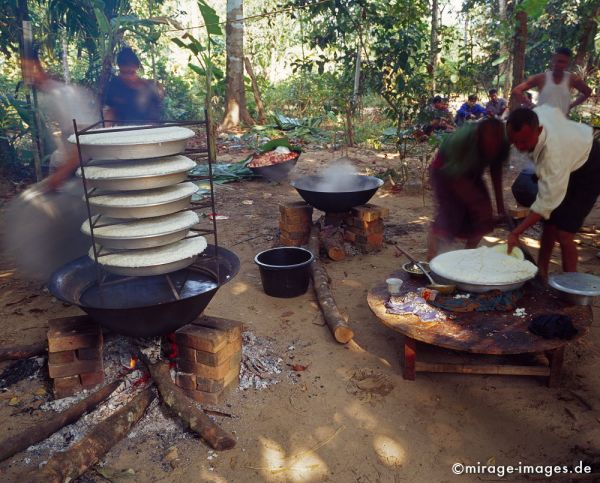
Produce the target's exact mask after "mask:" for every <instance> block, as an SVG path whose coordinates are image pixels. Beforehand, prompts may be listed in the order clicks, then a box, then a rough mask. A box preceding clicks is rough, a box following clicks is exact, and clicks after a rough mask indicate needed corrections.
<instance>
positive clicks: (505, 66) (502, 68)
mask: <svg viewBox="0 0 600 483" xmlns="http://www.w3.org/2000/svg"><path fill="white" fill-rule="evenodd" d="M507 3H508V2H507V0H498V15H499V16H500V22H502V23H503V24H506V23H507V22H508V5H507ZM510 47H511V39H506V40H505V41H501V44H500V57H506V60H505V61H504V62H502V63H501V64H500V65H499V66H498V75H499V76H503V77H504V83H503V86H502V91H503V92H502V94H503V95H504V97H505V98H506V99H508V98H509V97H510V91H511V89H512V83H511V80H512V79H511V72H512V52H511V49H510Z"/></svg>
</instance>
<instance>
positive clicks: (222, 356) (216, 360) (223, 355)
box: [195, 340, 242, 367]
mask: <svg viewBox="0 0 600 483" xmlns="http://www.w3.org/2000/svg"><path fill="white" fill-rule="evenodd" d="M241 350H242V341H241V340H238V341H232V342H230V343H229V344H228V345H227V346H225V348H223V349H221V350H220V351H219V352H204V351H196V361H195V362H199V363H200V364H205V365H207V366H212V367H216V366H220V365H221V364H223V363H225V361H227V360H229V358H230V357H231V356H233V355H234V354H235V353H236V352H240V351H241Z"/></svg>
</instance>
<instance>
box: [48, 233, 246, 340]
mask: <svg viewBox="0 0 600 483" xmlns="http://www.w3.org/2000/svg"><path fill="white" fill-rule="evenodd" d="M239 268H240V261H239V259H238V257H237V256H236V255H235V253H233V252H231V251H229V250H227V249H225V248H221V247H219V248H216V247H215V246H214V245H209V246H208V248H207V249H206V251H205V252H203V253H202V254H201V255H200V256H199V257H198V259H197V260H196V263H195V264H194V265H191V266H189V267H187V268H184V269H183V270H179V271H177V272H173V273H171V274H169V278H170V279H171V281H172V283H173V285H174V286H175V287H177V289H178V290H179V297H180V298H179V299H175V298H174V296H173V293H172V290H171V288H170V286H169V284H168V280H167V278H166V276H165V275H157V276H155V277H133V278H124V279H121V278H119V277H118V276H115V275H109V274H106V272H104V271H103V270H102V268H100V275H101V276H102V277H104V279H103V285H100V286H99V285H98V279H97V277H98V271H97V270H96V264H95V263H94V261H93V260H91V259H90V258H88V256H87V255H86V256H83V257H81V258H78V259H76V260H73V261H72V262H69V263H68V264H67V265H65V266H63V267H61V268H60V269H59V270H57V271H56V272H54V274H53V275H52V277H51V279H50V283H49V284H48V289H49V290H50V293H52V295H54V296H55V297H56V298H58V299H59V300H62V301H63V302H66V303H69V304H72V305H77V306H78V307H80V308H81V310H83V311H84V312H86V313H87V314H89V315H90V317H91V318H92V319H93V320H94V321H96V322H97V323H99V324H101V325H103V326H104V327H106V328H108V329H110V330H112V331H114V332H116V333H118V334H123V335H127V336H132V337H154V336H158V335H164V334H169V333H171V332H173V331H175V330H177V329H178V328H180V327H183V326H184V325H186V324H188V323H190V322H191V321H192V320H194V319H195V318H196V317H198V315H200V314H201V313H202V311H203V310H204V309H205V308H206V306H207V305H208V304H209V303H210V301H211V300H212V298H213V297H214V295H215V294H216V292H217V290H218V288H219V287H220V286H221V285H223V284H225V283H227V282H228V281H229V280H231V279H232V278H233V277H235V275H236V274H237V273H238V271H239Z"/></svg>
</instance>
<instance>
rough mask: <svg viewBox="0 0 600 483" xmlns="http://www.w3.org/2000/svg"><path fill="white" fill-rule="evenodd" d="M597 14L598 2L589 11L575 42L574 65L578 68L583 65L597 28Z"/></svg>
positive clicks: (598, 14)
mask: <svg viewBox="0 0 600 483" xmlns="http://www.w3.org/2000/svg"><path fill="white" fill-rule="evenodd" d="M598 16H600V2H598V3H597V4H596V6H595V7H594V8H593V10H592V11H591V12H590V15H589V16H588V17H587V18H586V19H585V20H584V22H583V26H582V29H581V35H580V36H579V41H578V42H577V54H576V55H575V62H574V65H576V66H577V67H579V68H580V69H583V68H584V67H585V64H586V59H587V57H588V54H589V52H590V50H591V49H590V42H591V40H592V39H593V38H595V36H596V31H597V29H598V22H597V18H598ZM582 20H583V19H582Z"/></svg>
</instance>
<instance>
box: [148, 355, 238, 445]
mask: <svg viewBox="0 0 600 483" xmlns="http://www.w3.org/2000/svg"><path fill="white" fill-rule="evenodd" d="M140 359H141V360H142V361H144V363H145V364H146V366H147V367H148V370H149V371H150V375H151V376H152V379H153V380H154V383H155V384H156V387H157V388H158V392H159V393H160V395H161V398H162V400H163V401H164V403H165V404H166V405H167V406H168V407H169V408H170V409H171V410H172V411H174V412H175V414H177V416H178V417H179V418H180V419H181V420H182V421H183V422H184V423H186V424H187V426H188V428H189V429H190V430H191V431H193V432H194V433H197V434H199V435H200V437H201V438H202V439H203V440H204V441H206V442H207V443H208V444H209V445H210V447H211V448H213V449H216V450H219V451H221V450H226V449H231V448H233V447H234V446H235V445H236V440H235V438H234V437H233V436H232V435H230V434H229V433H228V432H227V431H225V430H223V429H221V428H220V427H219V426H218V425H217V424H215V423H214V422H213V421H212V420H211V419H210V418H209V417H208V416H207V415H206V414H205V413H204V411H202V410H200V409H198V407H197V406H196V403H195V402H194V401H192V400H191V399H190V398H189V397H188V396H187V395H186V394H185V392H184V391H183V390H182V389H181V388H179V387H177V386H176V385H175V383H174V382H173V381H172V380H171V372H170V370H169V365H168V364H163V363H161V362H158V363H156V364H152V363H151V362H150V360H148V358H147V357H146V356H145V355H143V354H140Z"/></svg>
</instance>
